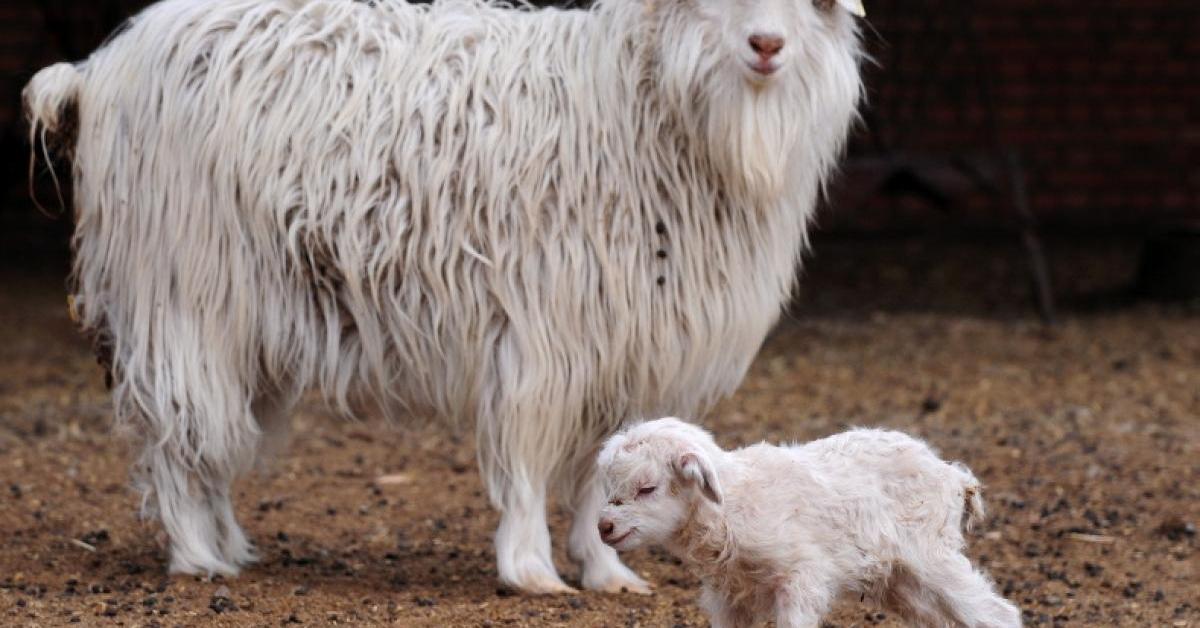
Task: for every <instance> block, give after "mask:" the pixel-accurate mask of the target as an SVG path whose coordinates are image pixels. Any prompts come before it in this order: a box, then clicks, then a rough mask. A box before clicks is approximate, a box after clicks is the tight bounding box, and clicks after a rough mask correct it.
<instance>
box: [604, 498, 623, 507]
mask: <svg viewBox="0 0 1200 628" xmlns="http://www.w3.org/2000/svg"><path fill="white" fill-rule="evenodd" d="M608 503H609V504H612V505H613V506H620V505H621V504H623V503H624V502H622V501H621V500H619V499H610V500H608Z"/></svg>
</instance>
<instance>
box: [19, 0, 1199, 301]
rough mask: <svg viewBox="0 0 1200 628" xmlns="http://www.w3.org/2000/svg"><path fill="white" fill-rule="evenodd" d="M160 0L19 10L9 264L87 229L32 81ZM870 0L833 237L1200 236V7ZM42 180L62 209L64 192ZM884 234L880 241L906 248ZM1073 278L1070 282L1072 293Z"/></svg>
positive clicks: (57, 258) (1107, 0) (1058, 242)
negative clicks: (24, 114) (34, 124)
mask: <svg viewBox="0 0 1200 628" xmlns="http://www.w3.org/2000/svg"><path fill="white" fill-rule="evenodd" d="M631 1H632V0H631ZM145 4H147V3H146V2H143V1H141V0H98V1H96V0H93V1H86V2H85V1H81V0H46V1H42V2H33V1H22V0H6V2H5V3H4V4H3V5H2V6H0V157H2V158H3V159H4V163H5V167H4V168H3V169H2V172H3V175H0V186H2V190H3V192H4V193H5V194H6V200H5V202H4V203H3V205H2V206H0V250H2V252H0V257H2V258H4V259H15V260H17V261H18V262H19V263H20V264H23V265H35V264H43V263H44V264H51V265H54V266H61V265H62V264H63V263H64V260H65V259H66V251H67V245H66V242H67V238H68V236H69V233H70V220H69V214H65V215H63V216H60V217H58V218H52V217H48V216H46V215H45V214H43V213H39V212H38V211H36V210H34V209H33V208H32V205H31V203H30V202H29V194H28V186H27V171H28V154H29V148H28V142H27V140H26V138H25V134H26V132H27V131H26V128H25V126H24V123H23V120H22V119H21V116H20V102H19V91H20V88H21V87H22V86H23V85H24V83H25V82H26V81H27V80H28V78H29V77H30V76H31V75H32V73H33V72H34V71H36V70H37V69H38V68H41V67H44V66H45V65H47V64H49V63H52V62H55V61H59V60H63V59H70V60H78V59H81V58H83V57H85V56H86V55H87V54H88V53H89V52H90V51H92V50H93V49H94V48H95V47H96V46H98V45H99V44H100V42H101V41H103V39H104V37H105V36H106V35H107V34H108V33H109V32H110V31H111V30H112V29H113V28H114V27H115V26H116V25H117V24H119V22H120V21H121V20H122V19H124V18H125V17H126V16H128V15H130V14H131V13H133V12H134V11H136V10H137V9H138V8H140V7H141V6H144V5H145ZM867 9H868V20H867V23H866V26H865V27H864V38H865V40H866V43H867V48H868V50H869V51H870V53H871V54H872V56H873V57H874V59H875V63H874V64H871V65H869V66H868V67H867V69H866V84H867V86H868V92H869V106H868V108H867V110H866V115H865V120H864V124H863V125H861V127H860V128H859V129H858V131H857V133H856V135H855V138H854V140H853V142H852V147H851V151H850V158H849V159H848V161H847V164H846V166H845V169H844V174H843V175H842V176H841V177H840V178H839V180H838V185H837V186H835V189H834V192H833V196H832V199H831V202H830V204H831V205H833V207H831V208H827V209H826V210H824V211H823V212H822V213H821V217H820V221H819V225H818V228H819V231H818V243H820V242H822V241H830V240H832V241H837V242H841V243H845V242H847V241H863V242H867V241H871V242H880V241H888V242H892V243H893V244H895V242H896V241H897V239H900V240H905V241H906V242H907V244H903V245H897V246H899V248H898V249H896V248H895V247H893V249H895V250H894V251H893V253H894V256H898V257H899V258H905V259H907V258H912V257H913V255H912V251H911V250H909V249H911V248H912V247H913V246H917V245H914V244H912V241H913V240H917V241H922V242H923V241H934V240H941V241H943V242H952V243H962V242H968V241H970V242H977V241H990V242H993V243H999V246H1000V250H1001V254H1000V259H1001V261H1002V263H1003V264H1007V265H1008V266H1012V267H1013V269H1012V271H1011V273H1009V274H1013V275H1014V276H1015V275H1020V273H1021V272H1024V271H1023V270H1019V269H1023V268H1024V267H1025V266H1026V265H1027V263H1028V259H1029V255H1030V249H1028V248H1026V247H1023V246H1022V241H1021V240H1020V239H1019V235H1020V232H1021V230H1022V229H1023V228H1024V229H1026V230H1027V231H1030V232H1031V233H1034V234H1036V235H1039V236H1040V237H1041V238H1042V239H1043V240H1044V241H1045V243H1046V248H1047V250H1048V253H1047V254H1048V261H1049V266H1050V273H1051V274H1052V275H1053V274H1055V273H1059V269H1058V268H1057V266H1058V265H1061V264H1062V263H1073V262H1064V261H1063V258H1064V256H1066V257H1067V258H1070V257H1071V255H1073V254H1072V253H1071V252H1070V251H1073V250H1074V248H1072V247H1077V246H1079V245H1084V246H1091V245H1095V246H1099V247H1101V248H1104V249H1105V250H1109V251H1113V252H1114V253H1113V254H1114V255H1118V254H1119V255H1120V256H1122V257H1121V260H1120V261H1119V263H1117V264H1116V265H1117V266H1119V267H1120V270H1116V271H1114V272H1116V273H1118V274H1120V275H1121V276H1122V277H1124V278H1126V279H1128V280H1129V281H1132V278H1134V277H1135V276H1136V262H1137V259H1138V258H1139V255H1140V253H1141V251H1142V248H1141V247H1142V246H1143V243H1144V242H1145V241H1146V240H1145V238H1146V237H1148V236H1155V235H1156V234H1161V233H1164V232H1171V233H1176V234H1178V233H1195V230H1196V229H1197V226H1196V225H1197V223H1198V221H1200V3H1197V2H1195V0H1101V1H1094V2H1082V1H1079V0H1075V1H1067V0H1003V1H1000V0H997V1H992V2H971V1H969V0H928V1H926V2H914V1H906V0H874V1H868V2H867ZM39 189H40V190H41V192H40V194H41V200H42V201H43V204H44V205H46V206H47V207H48V208H49V209H50V210H51V212H50V213H52V214H53V213H54V210H57V209H58V199H57V198H56V197H55V196H54V195H53V192H52V190H50V189H48V188H46V187H44V186H42V187H40V188H39ZM1020 190H1024V191H1026V192H1027V198H1028V211H1027V212H1026V213H1024V214H1023V213H1022V211H1021V207H1020V205H1019V203H1018V202H1017V199H1018V198H1019V196H1020ZM1035 226H1036V230H1034V229H1033V227H1035ZM1118 241H1119V242H1118ZM1151 242H1152V243H1153V242H1154V241H1153V240H1152V241H1151ZM1010 244H1011V246H1009V245H1010ZM881 246H883V248H875V249H871V250H872V251H874V252H876V253H880V252H881V251H882V253H881V254H882V255H883V256H884V257H885V258H886V257H887V256H888V255H893V253H888V252H887V249H888V247H887V246H886V245H881ZM1193 246H1194V245H1193ZM906 247H907V248H906ZM1114 247H1115V248H1114ZM868 248H870V247H867V246H857V247H855V248H854V249H852V250H853V251H858V252H862V251H865V250H867V249H868ZM1093 248H1094V247H1093ZM1118 249H1119V250H1120V251H1119V253H1117V250H1118ZM827 250H829V251H831V253H833V255H832V256H833V257H834V258H835V259H839V260H840V259H841V255H840V254H839V253H838V249H837V248H836V246H835V247H834V248H829V249H827ZM821 251H822V249H821V247H820V246H818V247H817V254H818V256H819V255H820V254H821ZM968 257H969V256H968ZM1111 257H1112V256H1111V255H1110V256H1109V257H1108V258H1106V260H1102V261H1099V262H1096V263H1112V259H1111ZM935 263H937V264H940V262H936V261H931V262H930V263H929V264H930V265H933V264H935ZM945 263H946V264H949V263H952V261H951V260H947V261H945ZM998 263H1001V262H998ZM964 270H965V272H967V274H970V272H971V269H969V268H967V269H964ZM919 271H920V269H918V272H919ZM974 281H980V282H986V278H985V277H978V276H977V277H975V279H974ZM1018 282H1020V280H1018ZM1118 283H1119V282H1118ZM1064 290H1066V291H1067V292H1068V293H1069V292H1070V290H1071V286H1062V285H1058V286H1055V292H1056V293H1057V294H1058V295H1059V296H1060V298H1061V297H1062V296H1063V295H1062V294H1061V293H1063V292H1064ZM1026 296H1027V295H1025V294H1024V287H1022V288H1021V289H1020V290H1018V291H1017V292H1015V293H1014V298H1017V299H1018V300H1020V299H1025V298H1026ZM1067 296H1068V297H1069V294H1068V295H1067Z"/></svg>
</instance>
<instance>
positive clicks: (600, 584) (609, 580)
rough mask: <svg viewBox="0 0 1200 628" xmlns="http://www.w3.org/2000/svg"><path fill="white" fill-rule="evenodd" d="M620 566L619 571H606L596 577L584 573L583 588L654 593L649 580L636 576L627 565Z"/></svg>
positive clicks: (614, 591) (615, 591) (606, 591)
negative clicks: (601, 575)
mask: <svg viewBox="0 0 1200 628" xmlns="http://www.w3.org/2000/svg"><path fill="white" fill-rule="evenodd" d="M620 567H621V571H620V572H617V573H608V574H605V575H604V577H596V576H594V575H592V574H588V573H584V576H583V588H585V589H588V590H589V591H601V592H603V593H637V594H638V595H651V594H653V593H654V587H652V586H650V583H649V582H646V581H645V580H643V579H642V578H640V577H638V575H637V574H635V573H633V571H632V570H630V569H629V568H628V567H625V566H624V565H621V566H620Z"/></svg>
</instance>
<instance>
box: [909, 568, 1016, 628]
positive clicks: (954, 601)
mask: <svg viewBox="0 0 1200 628" xmlns="http://www.w3.org/2000/svg"><path fill="white" fill-rule="evenodd" d="M893 592H894V594H895V595H897V596H898V597H899V601H901V602H902V603H901V604H900V605H899V610H900V611H901V613H902V614H906V615H907V616H908V617H909V618H910V619H911V620H913V621H915V622H918V623H919V624H920V625H930V626H967V627H969V628H1014V627H1017V626H1020V625H1021V613H1020V611H1019V610H1017V607H1016V606H1014V605H1013V604H1012V603H1011V602H1009V601H1008V600H1006V599H1004V598H1003V597H1001V596H1000V594H998V593H996V590H995V588H994V587H993V586H992V584H991V583H990V582H989V581H988V579H987V578H986V577H984V575H983V574H982V573H980V572H979V571H977V570H975V568H974V567H972V566H971V561H969V560H968V559H967V557H966V556H964V555H962V554H961V553H958V552H953V553H947V554H942V555H932V556H927V557H925V559H924V560H922V561H921V563H920V564H919V565H909V566H908V567H907V568H906V569H905V573H904V574H903V575H902V576H900V577H899V578H898V579H897V580H896V582H895V583H894V584H893ZM905 611H907V612H905Z"/></svg>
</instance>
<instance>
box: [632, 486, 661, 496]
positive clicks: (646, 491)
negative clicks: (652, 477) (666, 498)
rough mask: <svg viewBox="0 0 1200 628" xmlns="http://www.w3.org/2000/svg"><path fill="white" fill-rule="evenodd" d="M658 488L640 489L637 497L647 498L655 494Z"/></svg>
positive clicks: (644, 487) (646, 487) (647, 487)
mask: <svg viewBox="0 0 1200 628" xmlns="http://www.w3.org/2000/svg"><path fill="white" fill-rule="evenodd" d="M656 488H658V487H657V486H643V487H642V488H639V489H638V493H637V496H638V497H645V496H647V495H649V494H650V493H653V492H654V489H656Z"/></svg>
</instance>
